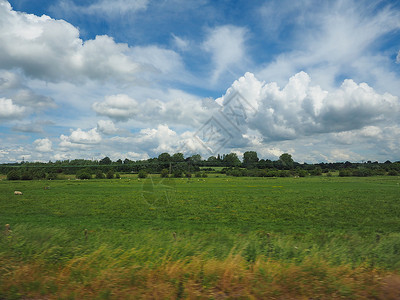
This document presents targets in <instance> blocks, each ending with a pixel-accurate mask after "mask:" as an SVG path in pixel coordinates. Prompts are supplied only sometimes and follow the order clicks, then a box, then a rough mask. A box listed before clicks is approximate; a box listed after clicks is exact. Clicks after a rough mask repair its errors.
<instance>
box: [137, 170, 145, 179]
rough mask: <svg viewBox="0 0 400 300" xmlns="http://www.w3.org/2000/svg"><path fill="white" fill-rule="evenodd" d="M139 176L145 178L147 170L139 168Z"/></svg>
mask: <svg viewBox="0 0 400 300" xmlns="http://www.w3.org/2000/svg"><path fill="white" fill-rule="evenodd" d="M138 177H139V178H146V177H147V172H146V171H145V170H140V171H139V174H138Z"/></svg>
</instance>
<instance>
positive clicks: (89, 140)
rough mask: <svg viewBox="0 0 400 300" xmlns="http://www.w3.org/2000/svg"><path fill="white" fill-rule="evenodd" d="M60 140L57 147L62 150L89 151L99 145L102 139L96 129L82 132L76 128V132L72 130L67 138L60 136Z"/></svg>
mask: <svg viewBox="0 0 400 300" xmlns="http://www.w3.org/2000/svg"><path fill="white" fill-rule="evenodd" d="M60 140H61V142H60V144H59V146H60V148H61V149H62V150H68V149H70V148H77V149H90V148H92V147H93V146H94V145H97V144H99V143H100V142H101V141H102V138H101V135H100V133H99V132H98V131H97V128H93V129H91V130H89V131H83V130H82V129H80V128H78V129H77V130H73V131H72V132H71V134H70V135H69V136H66V135H63V134H62V135H61V136H60Z"/></svg>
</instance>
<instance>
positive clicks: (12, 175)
mask: <svg viewBox="0 0 400 300" xmlns="http://www.w3.org/2000/svg"><path fill="white" fill-rule="evenodd" d="M7 179H8V180H20V179H21V175H20V174H19V172H18V171H17V170H11V171H10V172H8V173H7Z"/></svg>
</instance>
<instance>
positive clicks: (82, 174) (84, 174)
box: [76, 169, 92, 179]
mask: <svg viewBox="0 0 400 300" xmlns="http://www.w3.org/2000/svg"><path fill="white" fill-rule="evenodd" d="M76 178H78V179H92V174H91V173H90V169H82V170H79V171H78V172H77V173H76Z"/></svg>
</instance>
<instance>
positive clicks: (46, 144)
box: [33, 138, 53, 152]
mask: <svg viewBox="0 0 400 300" xmlns="http://www.w3.org/2000/svg"><path fill="white" fill-rule="evenodd" d="M33 144H34V146H35V149H36V151H39V152H51V151H53V149H52V145H53V143H52V142H51V141H50V140H49V139H48V138H45V139H37V140H35V141H34V142H33Z"/></svg>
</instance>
